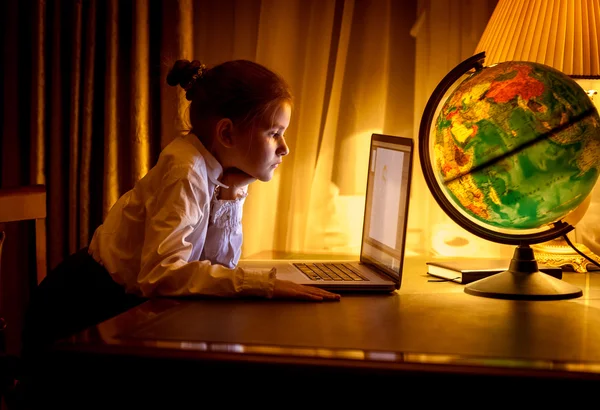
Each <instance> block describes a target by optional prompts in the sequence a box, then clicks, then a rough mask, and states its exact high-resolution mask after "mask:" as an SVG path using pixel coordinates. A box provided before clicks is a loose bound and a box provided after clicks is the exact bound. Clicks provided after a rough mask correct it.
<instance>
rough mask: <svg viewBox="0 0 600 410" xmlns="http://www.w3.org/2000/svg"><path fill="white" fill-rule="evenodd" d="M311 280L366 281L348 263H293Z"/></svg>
mask: <svg viewBox="0 0 600 410" xmlns="http://www.w3.org/2000/svg"><path fill="white" fill-rule="evenodd" d="M294 266H295V267H297V268H298V269H300V270H301V271H302V273H304V274H305V275H306V276H308V277H309V278H310V279H312V280H334V281H351V282H356V281H368V280H369V279H367V278H365V277H364V276H363V275H362V274H361V273H360V272H358V270H357V269H356V268H354V267H352V265H350V264H348V263H331V262H329V263H294Z"/></svg>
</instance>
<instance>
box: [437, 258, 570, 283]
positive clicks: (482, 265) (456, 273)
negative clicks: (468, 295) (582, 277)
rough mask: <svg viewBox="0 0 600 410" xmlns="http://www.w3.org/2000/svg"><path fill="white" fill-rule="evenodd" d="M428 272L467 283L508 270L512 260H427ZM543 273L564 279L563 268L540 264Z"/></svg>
mask: <svg viewBox="0 0 600 410" xmlns="http://www.w3.org/2000/svg"><path fill="white" fill-rule="evenodd" d="M426 265H427V273H428V274H429V275H431V276H435V277H438V278H442V279H445V280H449V281H453V282H457V283H462V284H463V285H464V284H467V283H471V282H474V281H476V280H479V279H483V278H486V277H488V276H491V275H495V274H496V273H500V272H504V271H505V270H508V267H509V265H510V260H507V259H483V258H479V259H478V258H475V259H466V258H465V259H450V260H441V259H440V260H432V261H429V262H426ZM538 270H539V271H540V272H542V273H546V274H548V275H551V276H554V277H555V278H557V279H562V274H563V271H562V268H560V267H555V266H546V265H540V264H538Z"/></svg>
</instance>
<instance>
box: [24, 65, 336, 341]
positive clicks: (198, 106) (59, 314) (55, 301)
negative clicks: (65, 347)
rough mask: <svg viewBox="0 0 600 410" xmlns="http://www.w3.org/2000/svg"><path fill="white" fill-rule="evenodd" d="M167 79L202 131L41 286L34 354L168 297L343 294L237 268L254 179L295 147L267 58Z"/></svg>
mask: <svg viewBox="0 0 600 410" xmlns="http://www.w3.org/2000/svg"><path fill="white" fill-rule="evenodd" d="M167 82H168V83H169V85H172V86H177V85H179V86H181V87H183V88H184V89H185V91H186V98H187V100H190V101H191V105H190V107H189V112H190V122H191V131H190V132H189V133H188V134H187V135H185V136H183V137H178V138H176V139H175V140H173V141H172V142H171V143H170V144H169V145H168V146H166V147H165V148H164V150H163V151H162V152H161V154H160V156H159V159H158V162H157V164H156V165H155V166H154V167H153V168H152V169H151V170H150V171H149V172H148V174H147V175H146V176H145V177H144V178H142V179H141V180H140V181H139V182H138V183H137V184H136V185H135V187H134V188H133V189H131V190H130V191H128V192H126V193H125V194H124V195H123V196H122V197H121V198H120V199H119V200H118V201H117V202H116V203H115V205H114V206H113V207H112V209H111V210H110V212H109V213H108V215H107V217H106V219H105V221H104V223H103V224H102V225H101V226H99V227H98V228H97V230H96V231H95V233H94V236H93V238H92V241H91V243H90V245H89V248H84V249H82V250H81V251H79V252H77V253H76V254H74V255H72V256H70V257H69V258H68V259H67V260H65V261H64V262H63V263H61V264H60V265H59V266H58V267H57V268H56V269H55V270H54V271H52V272H51V273H50V274H49V275H48V277H47V278H46V279H45V280H44V281H43V282H42V283H41V284H40V286H39V287H38V288H37V293H36V294H35V295H33V299H32V303H31V306H30V310H29V312H28V314H27V317H26V324H25V332H24V336H23V344H24V351H25V350H26V349H27V348H28V347H34V346H35V347H40V346H43V345H46V344H47V343H50V342H52V341H54V340H56V339H58V338H62V337H66V336H69V335H70V334H72V333H75V332H77V331H80V330H83V329H84V328H86V327H88V326H91V325H93V324H95V323H98V322H100V321H102V320H106V319H108V318H110V317H112V316H114V315H116V314H118V313H120V312H123V311H125V310H127V309H129V308H131V307H133V306H135V305H136V304H138V303H140V302H141V301H143V300H145V299H146V298H151V297H156V296H175V297H176V296H193V295H204V296H213V297H244V296H252V297H262V298H270V299H278V298H287V299H302V300H309V301H324V300H338V299H339V295H337V294H333V293H330V292H327V291H324V290H321V289H317V288H314V287H310V286H302V285H297V284H295V283H292V282H289V281H285V280H280V279H277V277H276V272H275V271H274V270H271V271H270V272H262V271H250V270H244V269H242V268H240V267H236V264H237V262H238V260H239V258H240V248H241V245H242V227H241V221H242V206H243V204H244V201H245V200H246V196H247V186H248V184H250V183H251V182H253V181H255V180H257V179H258V180H261V181H269V180H270V179H271V178H272V177H273V173H274V172H275V169H276V168H277V167H278V166H279V164H281V162H282V160H283V157H284V156H285V155H287V154H288V152H289V149H288V146H287V144H286V142H285V138H284V133H285V130H286V129H287V127H288V125H289V122H290V115H291V109H292V97H291V93H290V91H289V88H288V86H287V85H286V83H285V82H284V80H283V79H282V78H281V77H279V76H278V75H276V74H275V73H273V72H272V71H270V70H268V69H267V68H265V67H263V66H262V65H259V64H256V63H253V62H250V61H245V60H237V61H229V62H226V63H223V64H220V65H218V66H215V67H213V68H211V69H207V68H206V67H205V66H204V65H202V64H201V63H200V62H199V61H192V62H189V61H187V60H179V61H177V62H176V63H175V64H174V66H173V68H172V69H171V71H170V72H169V75H168V76H167Z"/></svg>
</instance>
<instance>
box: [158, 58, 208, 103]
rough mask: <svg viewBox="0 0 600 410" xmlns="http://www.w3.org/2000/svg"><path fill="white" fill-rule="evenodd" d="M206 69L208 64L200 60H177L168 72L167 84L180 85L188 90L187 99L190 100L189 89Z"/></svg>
mask: <svg viewBox="0 0 600 410" xmlns="http://www.w3.org/2000/svg"><path fill="white" fill-rule="evenodd" d="M204 70H206V66H204V64H202V63H201V62H200V61H198V60H193V61H189V60H177V61H176V62H175V64H173V67H172V68H171V70H170V71H169V74H167V84H169V85H170V86H174V87H175V86H177V85H179V86H180V87H181V88H183V89H184V90H185V91H186V99H188V100H190V99H191V95H190V93H189V91H190V89H191V87H192V86H193V85H194V82H195V81H196V80H197V79H198V77H199V76H202V74H203V73H204Z"/></svg>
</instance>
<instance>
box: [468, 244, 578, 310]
mask: <svg viewBox="0 0 600 410" xmlns="http://www.w3.org/2000/svg"><path fill="white" fill-rule="evenodd" d="M465 293H468V294H470V295H474V296H483V297H488V298H496V299H517V300H560V299H572V298H578V297H580V296H582V295H583V292H582V291H581V289H579V288H578V287H576V286H573V285H571V284H569V283H566V282H564V281H562V280H560V279H557V278H555V277H553V276H550V275H548V274H545V273H542V272H540V271H539V269H538V264H537V261H536V260H535V256H534V253H533V249H531V247H530V246H529V245H527V244H520V245H518V246H517V249H515V253H514V255H513V258H512V260H511V262H510V266H509V268H508V270H506V271H504V272H501V273H497V274H495V275H492V276H489V277H487V278H485V279H480V280H478V281H475V282H472V283H470V284H469V285H467V286H465Z"/></svg>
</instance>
